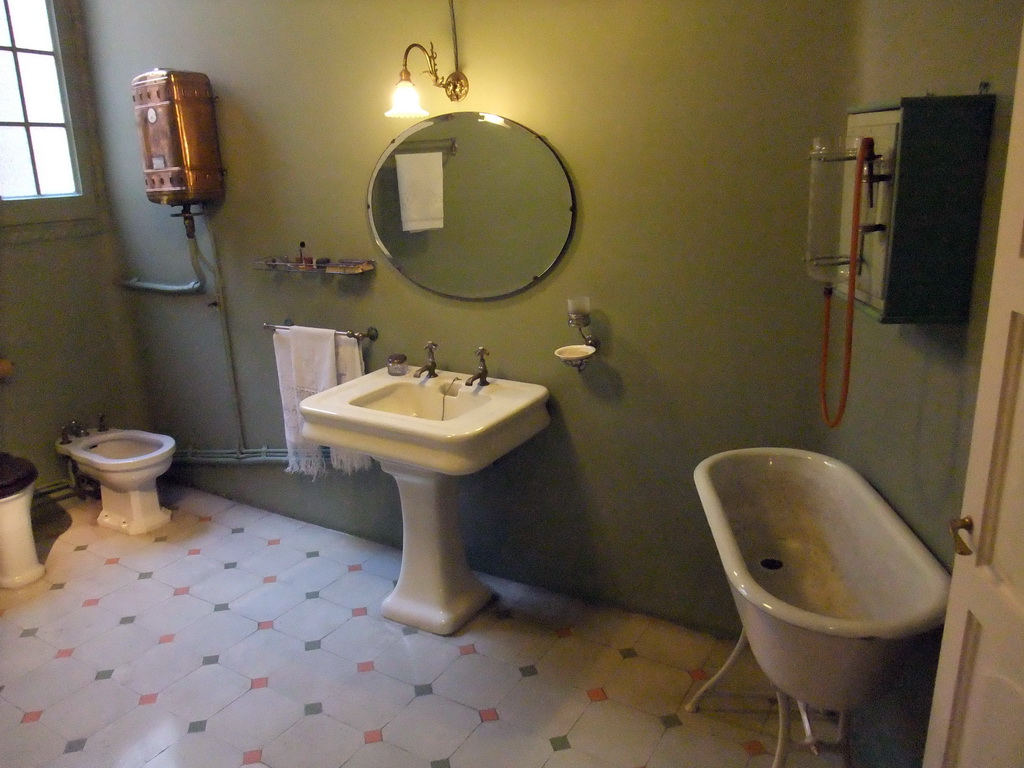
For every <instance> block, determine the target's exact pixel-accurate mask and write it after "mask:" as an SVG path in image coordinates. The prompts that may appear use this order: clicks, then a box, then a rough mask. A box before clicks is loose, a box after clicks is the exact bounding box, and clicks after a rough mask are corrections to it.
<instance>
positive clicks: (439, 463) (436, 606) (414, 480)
mask: <svg viewBox="0 0 1024 768" xmlns="http://www.w3.org/2000/svg"><path fill="white" fill-rule="evenodd" d="M437 373H438V375H437V377H436V378H432V379H416V378H414V377H413V376H412V375H411V374H407V375H406V376H390V375H389V374H388V372H387V369H386V368H382V369H380V370H378V371H374V372H373V373H369V374H367V375H366V376H361V377H360V378H358V379H354V380H352V381H350V382H347V383H345V384H341V385H339V386H337V387H333V388H332V389H328V390H326V391H324V392H321V393H319V394H316V395H313V396H312V397H308V398H306V399H305V400H303V401H302V402H301V403H300V404H299V410H300V411H301V413H302V416H303V419H304V424H303V427H302V434H303V435H304V436H305V437H306V438H308V439H310V440H313V441H315V442H317V443H320V444H323V445H334V446H340V447H342V448H349V449H351V450H355V451H360V452H362V453H368V454H369V455H370V456H372V457H373V458H375V459H377V460H378V461H379V462H380V464H381V468H382V469H383V470H384V471H385V472H387V473H388V474H390V475H391V476H392V477H394V478H395V481H396V482H397V483H398V491H399V495H400V496H401V499H402V532H403V542H402V569H401V573H400V575H399V577H398V584H397V586H396V587H395V590H394V591H393V592H392V593H391V594H390V595H389V596H388V597H387V598H385V600H384V604H383V609H382V612H383V614H384V616H386V617H387V618H390V619H394V620H395V621H399V622H402V623H403V624H409V625H411V626H414V627H418V628H420V629H424V630H426V631H428V632H434V633H436V634H439V635H448V634H451V633H452V632H455V631H456V630H457V629H458V628H459V627H460V626H462V624H464V623H465V622H466V621H467V620H468V619H469V618H471V617H472V616H473V615H474V614H475V613H476V612H477V611H478V610H480V608H481V607H482V606H483V605H484V603H486V602H487V601H488V599H489V598H490V590H488V588H487V587H486V586H484V584H483V583H481V582H480V580H479V579H477V577H476V576H475V575H474V574H473V572H472V571H471V570H470V569H469V565H468V564H467V562H466V554H465V548H464V546H463V543H462V537H461V535H460V534H459V528H458V504H457V496H458V487H457V481H456V479H455V478H456V476H457V475H468V474H471V473H473V472H477V471H479V470H481V469H483V468H484V467H486V466H487V465H488V464H490V463H492V462H493V461H494V460H495V459H497V458H499V457H501V456H503V455H505V454H506V453H508V452H509V451H510V450H512V449H513V448H515V447H516V446H518V445H520V444H521V443H523V442H525V441H526V440H528V439H529V438H531V437H533V436H534V435H535V434H537V433H538V432H540V431H541V430H542V429H543V428H544V427H545V426H547V424H548V422H549V421H550V417H549V416H548V412H547V408H546V406H545V403H546V402H547V398H548V391H547V389H546V388H545V387H542V386H540V385H538V384H526V383H523V382H517V381H508V380H505V379H491V381H490V384H489V385H488V386H486V387H480V386H474V387H467V386H465V385H464V382H465V381H466V380H467V379H468V378H469V376H468V375H466V374H461V373H452V372H450V371H438V372H437Z"/></svg>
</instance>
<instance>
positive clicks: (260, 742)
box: [206, 688, 303, 762]
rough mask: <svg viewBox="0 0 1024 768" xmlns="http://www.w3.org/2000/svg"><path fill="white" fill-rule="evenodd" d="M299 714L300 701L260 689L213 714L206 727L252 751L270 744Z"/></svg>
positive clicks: (300, 712) (301, 713)
mask: <svg viewBox="0 0 1024 768" xmlns="http://www.w3.org/2000/svg"><path fill="white" fill-rule="evenodd" d="M300 717H303V707H302V706H301V705H300V704H297V703H295V702H294V701H292V700H291V699H289V698H288V697H287V696H284V695H283V694H280V693H278V692H277V691H272V690H270V689H269V688H258V689H254V690H251V691H248V692H247V693H244V694H242V695H241V696H239V697H238V698H237V699H235V700H234V701H232V702H231V703H230V704H228V705H227V706H226V707H224V708H223V709H222V710H221V711H219V712H218V713H217V714H215V715H213V716H212V717H210V719H209V721H208V722H207V726H206V728H207V730H208V731H209V732H210V733H211V734H213V735H214V736H217V737H218V738H220V739H223V740H224V741H226V742H227V743H228V744H231V745H233V746H236V747H238V748H239V749H243V750H253V749H261V748H263V747H264V746H265V745H267V744H270V743H271V742H272V741H273V740H274V739H276V738H277V737H278V736H280V735H281V734H282V733H284V732H285V731H286V730H287V729H288V728H290V727H291V726H292V724H294V723H295V721H296V720H298V719H299V718H300ZM264 762H266V761H264Z"/></svg>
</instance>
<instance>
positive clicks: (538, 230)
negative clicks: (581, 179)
mask: <svg viewBox="0 0 1024 768" xmlns="http://www.w3.org/2000/svg"><path fill="white" fill-rule="evenodd" d="M424 153H426V154H428V155H430V157H429V158H427V157H423V156H422V155H423V154H424ZM401 155H408V156H411V155H417V156H419V157H416V158H402V159H401V160H400V159H399V157H400V156H401ZM399 163H401V164H402V165H403V178H402V183H401V186H400V184H399V169H398V165H399ZM442 200H443V205H440V204H439V203H440V202H441V201H442ZM442 208H443V210H442ZM367 210H368V213H369V223H370V229H371V230H372V232H373V236H374V239H375V240H376V241H377V245H378V246H379V247H380V249H381V250H382V251H383V252H384V253H385V255H386V256H387V257H388V259H389V260H390V261H391V263H392V264H393V265H394V266H395V267H396V268H397V269H398V270H399V271H400V272H401V273H402V274H403V275H405V277H407V278H408V279H410V280H411V281H412V282H414V283H416V284H417V285H419V286H421V287H423V288H426V289H427V290H430V291H433V292H434V293H439V294H441V295H444V296H449V297H453V298H461V299H491V298H497V297H500V296H508V295H510V294H513V293H517V292H519V291H521V290H523V289H525V288H527V287H529V286H530V285H532V284H533V283H535V282H536V281H537V280H539V279H540V278H541V277H542V276H543V275H544V274H545V273H546V272H548V271H549V270H550V269H551V268H552V267H553V266H554V265H555V263H557V261H558V259H559V258H560V257H561V255H562V253H563V252H564V251H565V249H566V247H567V246H568V244H569V240H570V238H571V236H572V231H573V227H574V225H575V220H576V200H575V193H574V191H573V187H572V182H571V181H570V179H569V176H568V174H567V173H566V170H565V167H564V166H563V165H562V162H561V160H560V159H559V157H558V155H557V154H556V153H555V151H554V149H553V148H552V147H551V146H550V145H549V144H548V143H547V142H546V141H545V140H544V139H543V138H542V137H541V136H539V135H537V134H536V133H534V132H533V131H531V130H529V129H528V128H526V127H524V126H522V125H519V124H518V123H515V122H513V121H511V120H508V119H505V118H501V117H497V116H495V115H488V114H484V113H480V112H455V113H451V114H446V115H440V116H438V117H431V118H429V119H426V120H424V121H422V122H420V123H417V124H416V125H414V126H412V127H411V128H409V129H408V130H407V131H405V132H404V133H402V134H401V135H400V136H398V138H396V139H395V140H394V141H392V142H391V144H390V145H389V146H388V148H387V150H386V151H385V152H384V154H383V155H381V157H380V159H379V160H378V161H377V165H376V167H375V168H374V170H373V175H372V176H371V178H370V186H369V190H368V192H367ZM424 210H426V216H427V220H426V221H423V220H420V221H419V222H414V221H412V220H411V219H412V218H413V216H414V215H416V212H417V211H418V214H419V215H420V216H423V215H424ZM403 213H405V214H406V223H405V224H404V225H403ZM421 227H422V228H421ZM417 230H418V231H417Z"/></svg>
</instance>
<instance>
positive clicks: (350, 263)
mask: <svg viewBox="0 0 1024 768" xmlns="http://www.w3.org/2000/svg"><path fill="white" fill-rule="evenodd" d="M253 266H254V267H256V269H260V270H264V271H268V272H300V273H305V274H315V273H319V274H322V275H323V274H327V275H358V274H360V273H362V272H369V271H370V270H372V269H376V268H377V263H376V262H375V261H372V260H369V259H364V260H345V259H339V260H337V261H331V260H330V259H317V261H316V262H314V263H313V264H303V263H302V262H298V261H284V260H282V259H266V260H263V261H257V262H255V263H254V264H253Z"/></svg>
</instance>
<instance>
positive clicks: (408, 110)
mask: <svg viewBox="0 0 1024 768" xmlns="http://www.w3.org/2000/svg"><path fill="white" fill-rule="evenodd" d="M428 114H430V113H429V112H427V111H426V110H425V109H423V107H421V106H420V95H419V94H418V93H417V92H416V86H414V85H413V84H412V81H411V80H406V79H404V78H403V79H401V80H399V81H398V85H396V86H395V93H394V95H393V96H392V97H391V109H389V110H388V111H387V112H385V113H384V116H385V117H426V116H427V115H428Z"/></svg>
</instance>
